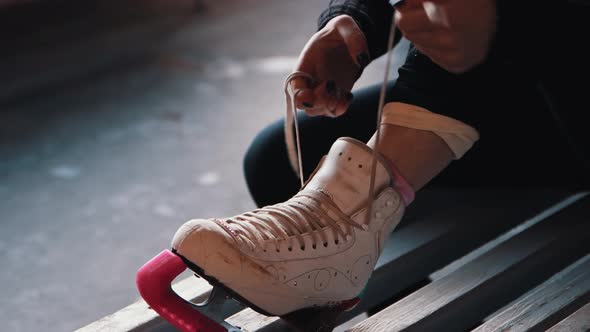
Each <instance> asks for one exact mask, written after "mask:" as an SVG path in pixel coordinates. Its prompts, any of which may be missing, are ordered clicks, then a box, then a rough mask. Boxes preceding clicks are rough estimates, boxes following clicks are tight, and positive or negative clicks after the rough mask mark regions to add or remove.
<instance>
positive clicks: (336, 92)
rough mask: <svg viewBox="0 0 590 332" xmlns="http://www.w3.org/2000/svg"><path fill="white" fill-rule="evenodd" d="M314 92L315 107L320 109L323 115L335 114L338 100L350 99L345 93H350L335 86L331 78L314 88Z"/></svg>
mask: <svg viewBox="0 0 590 332" xmlns="http://www.w3.org/2000/svg"><path fill="white" fill-rule="evenodd" d="M314 92H315V96H316V108H317V109H318V110H320V111H321V113H322V114H323V115H326V116H332V117H333V116H335V114H336V112H337V108H338V104H339V103H340V101H341V100H344V101H346V100H347V99H350V97H349V98H347V95H351V94H350V92H348V93H347V92H346V91H344V90H343V89H341V88H339V87H338V86H336V84H335V82H334V81H332V80H329V81H326V82H325V83H324V84H321V85H319V86H318V87H316V88H315V90H314ZM344 111H346V110H344Z"/></svg>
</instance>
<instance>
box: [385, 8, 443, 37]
mask: <svg viewBox="0 0 590 332" xmlns="http://www.w3.org/2000/svg"><path fill="white" fill-rule="evenodd" d="M394 19H395V24H396V25H397V27H398V28H399V29H400V30H401V31H402V32H403V33H404V35H405V34H406V33H411V32H428V31H432V30H435V29H436V28H437V27H436V26H435V25H434V24H432V22H430V19H429V18H428V16H426V12H425V11H424V9H423V8H421V7H418V8H416V7H412V8H409V9H399V10H396V11H395V14H394Z"/></svg>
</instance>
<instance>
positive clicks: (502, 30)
mask: <svg viewBox="0 0 590 332" xmlns="http://www.w3.org/2000/svg"><path fill="white" fill-rule="evenodd" d="M496 8H497V17H498V20H497V30H496V35H495V38H494V41H493V43H492V47H491V48H490V54H489V55H488V58H490V59H492V60H500V61H502V62H504V63H509V64H512V65H513V67H514V68H515V70H517V71H522V72H526V73H527V74H529V75H533V76H539V75H546V74H547V70H552V69H554V68H555V67H560V66H561V67H562V68H563V67H564V66H565V67H567V66H568V65H569V64H576V63H579V62H580V61H587V60H583V57H582V56H581V53H582V49H583V48H585V47H583V46H582V45H584V44H585V40H587V38H588V33H589V32H590V29H589V28H588V23H587V22H588V17H589V15H590V1H587V0H544V1H536V0H520V1H512V0H496Z"/></svg>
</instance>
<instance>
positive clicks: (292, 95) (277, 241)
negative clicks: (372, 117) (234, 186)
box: [224, 20, 395, 252]
mask: <svg viewBox="0 0 590 332" xmlns="http://www.w3.org/2000/svg"><path fill="white" fill-rule="evenodd" d="M394 39H395V22H394V21H393V20H392V23H391V28H390V32H389V40H388V48H387V50H388V51H387V62H386V67H385V75H384V78H383V83H382V85H381V93H380V97H379V109H378V112H377V131H376V135H377V136H376V139H375V146H376V147H377V146H379V140H380V137H381V116H382V112H383V106H384V104H385V93H386V88H387V80H388V78H389V69H390V66H391V54H392V48H393V42H394ZM295 78H304V79H306V80H309V81H310V82H311V83H313V82H314V78H313V77H312V76H311V75H309V74H307V73H304V72H299V71H297V72H293V73H292V74H290V75H289V76H288V77H287V79H286V80H285V94H286V97H287V114H286V118H285V141H286V145H287V151H288V154H289V161H290V163H291V166H292V167H293V169H294V170H295V171H296V172H297V175H298V177H299V179H300V181H301V189H303V187H304V186H305V179H304V176H303V162H302V153H301V143H300V134H299V125H298V119H297V108H296V105H295V99H296V97H297V94H298V93H299V92H300V91H294V89H290V87H291V84H290V83H291V81H292V80H293V79H295ZM293 127H295V135H293ZM377 154H378V153H377V149H373V158H372V165H371V177H370V184H369V192H368V199H367V203H368V204H367V213H366V216H367V220H366V223H365V225H364V226H365V227H366V225H368V224H369V220H370V217H371V209H372V205H373V201H374V193H373V191H374V188H375V175H376V171H377ZM329 211H331V212H332V213H333V214H335V215H336V216H337V217H336V218H332V217H331V216H330V215H329ZM224 221H225V222H226V223H227V224H228V225H231V227H233V228H234V230H235V231H236V234H238V236H239V237H241V238H242V239H244V240H245V241H246V242H247V243H248V244H249V245H250V249H251V250H255V249H257V248H262V250H263V251H265V252H266V251H268V250H271V248H269V244H271V245H272V246H274V250H276V251H277V252H280V250H281V248H282V246H281V242H283V241H287V245H288V246H287V250H288V251H293V250H294V248H296V249H299V250H302V251H303V250H307V249H308V248H307V247H306V242H305V239H304V235H307V234H310V235H311V242H312V243H311V246H312V247H311V249H312V250H315V249H317V247H318V246H319V245H323V246H324V247H328V246H330V242H329V240H328V237H327V233H326V231H327V230H332V232H333V234H332V235H333V237H332V238H333V241H334V244H336V245H337V244H338V243H339V241H341V240H343V241H348V240H349V239H350V238H351V235H350V234H351V233H352V229H353V228H355V227H356V228H364V227H361V226H360V225H358V224H357V223H355V222H354V221H352V220H351V219H350V217H349V216H347V215H346V214H344V213H343V212H342V211H341V210H340V209H339V208H338V207H337V206H336V205H335V204H334V203H333V202H332V200H331V199H330V198H329V197H328V196H327V195H325V194H324V193H322V192H320V191H311V190H308V191H306V190H301V191H300V192H299V193H298V194H297V195H295V196H294V197H293V198H291V199H290V200H288V201H286V202H284V203H280V204H276V205H272V206H267V207H264V208H261V209H257V210H254V211H252V212H247V213H244V214H241V215H237V216H235V217H232V218H227V219H224ZM294 241H297V245H298V248H297V247H296V246H294Z"/></svg>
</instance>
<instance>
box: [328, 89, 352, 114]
mask: <svg viewBox="0 0 590 332" xmlns="http://www.w3.org/2000/svg"><path fill="white" fill-rule="evenodd" d="M352 99H353V95H352V93H350V92H348V93H346V94H345V96H344V98H341V99H340V100H339V101H338V103H337V104H336V108H335V109H334V111H333V112H332V114H333V115H334V117H339V116H341V115H342V114H344V113H346V111H348V107H349V106H350V103H351V102H352Z"/></svg>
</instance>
